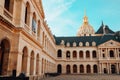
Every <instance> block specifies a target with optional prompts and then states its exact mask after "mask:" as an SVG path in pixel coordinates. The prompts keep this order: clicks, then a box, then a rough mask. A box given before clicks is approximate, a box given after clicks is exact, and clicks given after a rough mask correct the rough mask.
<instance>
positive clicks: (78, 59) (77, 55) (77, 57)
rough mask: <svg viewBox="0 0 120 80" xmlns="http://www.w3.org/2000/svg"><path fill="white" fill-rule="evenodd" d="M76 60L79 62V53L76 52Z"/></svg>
mask: <svg viewBox="0 0 120 80" xmlns="http://www.w3.org/2000/svg"><path fill="white" fill-rule="evenodd" d="M77 60H79V52H77Z"/></svg>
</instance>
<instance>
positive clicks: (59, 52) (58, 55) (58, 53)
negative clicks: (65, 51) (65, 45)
mask: <svg viewBox="0 0 120 80" xmlns="http://www.w3.org/2000/svg"><path fill="white" fill-rule="evenodd" d="M57 57H62V50H60V49H59V50H58V51H57Z"/></svg>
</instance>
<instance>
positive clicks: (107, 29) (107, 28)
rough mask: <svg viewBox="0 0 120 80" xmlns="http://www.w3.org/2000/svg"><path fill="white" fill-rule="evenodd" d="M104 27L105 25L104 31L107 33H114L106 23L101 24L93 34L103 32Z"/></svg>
mask: <svg viewBox="0 0 120 80" xmlns="http://www.w3.org/2000/svg"><path fill="white" fill-rule="evenodd" d="M104 27H105V31H106V33H107V34H114V33H115V32H114V31H112V30H111V29H110V28H109V27H108V26H107V25H104V24H102V25H101V26H100V28H99V29H98V31H97V32H96V33H95V34H104Z"/></svg>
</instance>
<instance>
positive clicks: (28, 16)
mask: <svg viewBox="0 0 120 80" xmlns="http://www.w3.org/2000/svg"><path fill="white" fill-rule="evenodd" d="M29 23H30V4H29V3H28V2H27V3H26V8H25V24H27V25H28V26H29Z"/></svg>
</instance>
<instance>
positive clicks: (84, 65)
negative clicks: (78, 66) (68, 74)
mask: <svg viewBox="0 0 120 80" xmlns="http://www.w3.org/2000/svg"><path fill="white" fill-rule="evenodd" d="M84 73H85V74H86V65H84Z"/></svg>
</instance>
